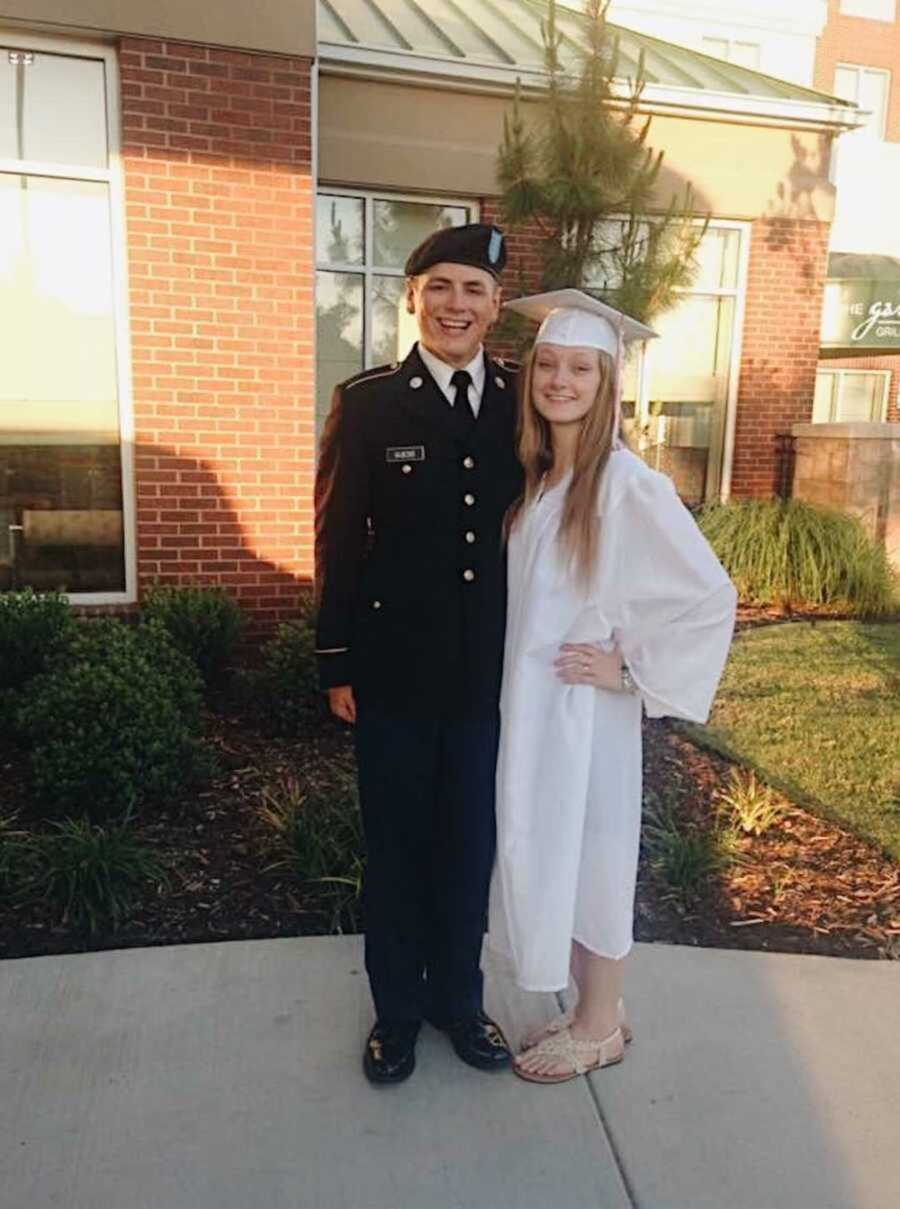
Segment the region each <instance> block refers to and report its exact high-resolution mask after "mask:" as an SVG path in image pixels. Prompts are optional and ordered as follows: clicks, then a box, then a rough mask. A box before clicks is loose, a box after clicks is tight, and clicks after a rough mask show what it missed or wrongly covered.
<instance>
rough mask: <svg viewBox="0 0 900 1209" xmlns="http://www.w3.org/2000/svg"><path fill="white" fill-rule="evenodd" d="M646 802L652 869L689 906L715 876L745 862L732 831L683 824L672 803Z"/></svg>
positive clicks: (645, 831)
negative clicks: (729, 867) (737, 863)
mask: <svg viewBox="0 0 900 1209" xmlns="http://www.w3.org/2000/svg"><path fill="white" fill-rule="evenodd" d="M645 802H646V809H645V818H644V824H643V828H642V840H643V845H644V848H645V850H646V852H647V856H648V859H649V864H650V867H651V868H652V869H654V870H655V871H656V872H657V873H659V874H661V875H662V877H663V879H664V880H665V881H666V883H667V884H668V885H669V886H671V888H672V890H673V891H675V893H676V895H677V896H678V897H679V898H680V900H681V901H682V903H684V904H685V905H688V904H690V903H691V902H693V901H694V900H695V899H696V898H698V897H699V896H700V895H701V894H703V892H704V891H705V890H706V889H707V888H708V886H709V883H710V880H711V879H712V877H713V876H714V875H715V874H717V873H721V872H722V871H723V870H725V869H727V868H728V866H729V865H732V864H734V863H735V862H739V861H740V860H741V852H740V849H739V847H738V843H737V836H736V834H735V832H734V831H733V830H731V829H730V828H727V827H721V826H715V827H712V828H700V827H697V826H695V825H692V824H682V823H681V822H680V820H679V819H678V816H677V814H676V811H675V807H674V805H673V803H672V802H671V801H665V802H662V803H660V802H655V801H653V800H652V799H650V800H647V799H646V798H645Z"/></svg>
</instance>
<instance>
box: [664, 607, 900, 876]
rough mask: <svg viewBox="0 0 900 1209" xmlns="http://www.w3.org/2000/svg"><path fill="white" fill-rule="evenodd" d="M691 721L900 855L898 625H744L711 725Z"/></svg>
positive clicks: (810, 803) (780, 783)
mask: <svg viewBox="0 0 900 1209" xmlns="http://www.w3.org/2000/svg"><path fill="white" fill-rule="evenodd" d="M688 729H689V732H690V734H691V735H692V737H694V738H695V739H698V740H699V741H700V742H701V743H704V744H707V745H709V746H712V747H714V748H716V749H717V750H719V751H724V752H725V753H726V754H727V755H729V756H731V757H733V758H735V759H737V760H739V761H741V762H742V763H744V764H747V765H749V766H750V767H752V768H755V769H756V771H757V773H758V774H759V775H760V776H761V777H763V778H764V779H765V780H766V781H768V782H769V784H770V785H773V786H775V787H776V788H778V789H780V790H782V791H783V792H784V793H785V794H786V795H787V796H788V797H790V798H791V799H792V800H793V801H794V802H796V803H797V804H798V805H803V806H806V807H809V808H811V809H813V810H814V811H816V812H817V813H819V814H821V815H824V816H827V817H829V818H832V819H834V820H836V821H837V822H839V823H842V824H844V825H845V826H847V827H848V828H849V829H851V830H853V831H855V832H856V833H857V834H858V835H861V836H865V837H866V838H867V839H870V840H873V841H874V842H875V843H877V844H879V845H880V846H881V847H882V848H883V849H884V851H885V852H887V853H888V854H889V855H891V856H892V857H893V858H894V859H895V860H898V861H900V798H898V790H900V626H898V625H896V624H892V625H866V624H862V623H858V622H839V621H830V622H816V623H813V624H792V625H776V626H767V627H764V628H761V629H754V630H747V631H744V633H743V634H741V635H739V636H738V637H737V638H736V639H735V642H734V646H733V648H732V652H731V657H730V659H729V662H728V667H727V668H726V671H725V675H724V677H723V680H722V684H721V686H720V688H719V694H718V697H717V699H716V704H715V706H714V708H713V713H712V716H711V718H710V720H709V725H708V726H705V727H703V726H698V727H694V726H691V727H689V728H688Z"/></svg>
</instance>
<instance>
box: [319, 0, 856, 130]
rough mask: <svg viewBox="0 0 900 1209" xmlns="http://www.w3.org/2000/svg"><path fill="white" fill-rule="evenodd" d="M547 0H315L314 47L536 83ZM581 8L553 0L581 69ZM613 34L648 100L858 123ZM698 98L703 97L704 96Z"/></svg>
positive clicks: (752, 76) (751, 76)
mask: <svg viewBox="0 0 900 1209" xmlns="http://www.w3.org/2000/svg"><path fill="white" fill-rule="evenodd" d="M546 16H547V3H546V0H319V34H318V39H319V52H320V56H321V57H322V59H323V61H325V62H326V63H327V62H328V61H330V60H335V59H336V60H338V61H343V62H345V63H346V62H352V63H356V64H357V66H359V67H362V66H364V65H365V64H366V63H369V64H370V66H372V67H373V68H374V67H379V68H381V69H382V70H386V71H391V70H393V71H397V72H401V73H403V72H407V73H408V72H409V71H411V70H414V71H416V72H417V73H418V74H422V72H423V71H427V70H428V69H430V70H431V72H433V73H434V74H435V75H445V76H448V75H450V76H455V77H456V78H457V79H461V78H466V79H468V80H471V81H477V80H481V81H483V82H484V83H490V84H498V83H503V82H504V81H508V82H510V83H511V82H512V81H514V80H515V78H516V76H520V77H522V79H523V81H524V82H525V83H537V81H538V79H539V78H540V77H541V76H542V75H543V74H544V61H543V42H542V39H541V22H542V20H545V19H546ZM584 21H585V18H584V15H583V13H582V11H581V10H580V8H578V7H576V6H575V5H574V0H573V4H572V5H571V6H568V7H567V6H564V5H562V4H559V5H558V6H557V24H558V29H559V32H560V33H561V35H562V46H561V55H562V58H563V62H564V64H567V65H571V67H572V70H573V71H575V70H577V64H578V52H579V49H580V48H582V47H583V46H584ZM609 28H610V30H611V31H613V32H614V33H615V34H617V35H618V38H619V52H620V60H619V64H620V67H619V70H620V74H621V76H622V78H623V80H624V79H627V78H628V77H633V76H634V74H635V72H636V70H637V65H638V60H639V58H640V56H641V54H643V56H644V71H645V75H646V79H647V90H646V92H645V99H646V100H647V101H648V102H649V103H653V102H657V103H658V102H659V101H660V100H661V99H663V100H666V99H667V100H668V103H669V104H672V105H674V104H681V105H683V106H686V107H691V106H692V104H696V103H699V104H700V107H702V108H709V107H710V104H709V102H710V99H711V98H712V97H715V98H717V100H718V101H719V102H724V104H722V103H720V104H719V105H718V107H719V108H726V109H727V108H735V109H744V110H745V111H746V112H748V113H754V112H755V113H757V114H759V115H760V116H765V115H766V106H768V107H770V108H771V107H772V106H775V107H778V108H780V111H781V116H787V114H789V113H790V111H791V110H796V113H797V116H798V117H800V118H801V119H805V120H818V121H820V122H824V123H826V124H833V125H838V126H840V125H844V126H853V125H856V124H857V123H856V120H855V118H854V116H853V115H854V114H855V112H856V106H854V105H852V104H851V103H850V102H847V101H842V100H839V99H838V98H835V97H829V96H826V95H825V94H824V93H820V92H816V91H814V90H813V89H811V88H803V87H801V86H800V85H798V84H792V83H789V82H787V81H785V80H779V79H776V78H775V77H774V76H768V75H765V74H763V73H762V72H758V71H751V70H750V69H749V68H746V67H740V66H738V65H737V64H734V63H726V62H724V61H723V60H721V59H716V58H713V57H712V56H711V55H705V54H702V53H701V52H699V51H695V50H692V49H688V48H686V47H682V46H675V45H673V44H672V43H669V42H664V41H662V40H661V39H659V38H654V37H651V36H649V35H648V34H644V33H638V32H636V31H634V30H630V29H625V28H624V27H622V26H613V25H610V26H609ZM704 99H705V101H706V103H704ZM807 111H808V112H807Z"/></svg>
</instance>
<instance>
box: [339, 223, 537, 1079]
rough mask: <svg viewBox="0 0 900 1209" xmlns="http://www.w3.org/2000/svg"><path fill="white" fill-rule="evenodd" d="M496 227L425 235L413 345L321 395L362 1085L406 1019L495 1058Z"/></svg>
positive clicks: (499, 573) (391, 1053) (406, 1038)
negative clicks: (363, 854) (355, 787)
mask: <svg viewBox="0 0 900 1209" xmlns="http://www.w3.org/2000/svg"><path fill="white" fill-rule="evenodd" d="M505 260H506V250H505V246H504V241H503V236H502V234H501V233H500V232H499V231H498V230H497V229H496V228H494V227H491V226H486V225H482V224H480V223H473V224H469V225H467V226H464V227H454V228H450V229H446V230H442V231H440V232H438V233H436V234H435V235H433V236H431V237H430V238H429V239H427V240H425V242H424V243H422V244H421V245H420V246H419V247H418V248H416V249H415V250H414V251H413V252H412V254H411V255H410V257H409V259H408V260H407V263H406V276H407V280H406V291H407V292H406V305H407V309H408V310H409V312H410V313H411V314H413V315H415V318H416V322H417V326H418V329H419V342H418V344H417V345H416V346H415V347H414V348H413V350H412V352H411V353H410V354H409V356H408V357H407V358H406V360H405V361H404V362H403V363H402V364H400V365H394V366H383V367H381V368H378V369H372V370H367V371H365V372H364V373H361V374H358V375H357V376H356V377H354V378H351V379H349V380H348V381H347V382H344V383H342V384H341V385H340V386H338V387H337V388H336V390H335V396H334V400H333V404H332V411H331V415H330V417H329V420H328V424H327V427H326V430H325V434H324V437H323V441H322V449H321V457H320V464H319V471H318V475H317V480H316V576H317V590H318V596H319V623H318V632H317V641H316V645H317V653H318V658H319V671H320V678H321V683H322V687H323V688H324V689H327V691H328V696H329V703H330V706H331V710H332V712H333V713H334V714H336V715H337V717H339V718H342V719H344V721H346V722H351V723H355V727H356V752H357V762H358V769H359V788H360V803H361V807H362V813H363V824H364V828H365V835H366V846H367V850H368V862H367V870H366V969H367V972H368V974H369V981H370V984H371V988H372V996H373V999H374V1002H375V1010H376V1017H377V1018H376V1022H375V1026H374V1028H373V1029H372V1032H371V1034H370V1036H369V1039H368V1042H367V1045H366V1050H365V1054H364V1060H363V1066H364V1070H365V1072H366V1075H367V1076H368V1078H369V1079H370V1080H371V1081H372V1082H375V1083H396V1082H400V1081H401V1080H402V1079H405V1078H407V1077H408V1075H410V1074H411V1073H412V1070H413V1067H414V1065H415V1043H416V1038H417V1035H418V1032H419V1028H420V1025H421V1023H422V1021H423V1019H427V1020H429V1021H430V1022H431V1023H432V1024H434V1025H436V1026H437V1027H438V1028H441V1029H443V1030H445V1031H446V1032H447V1033H448V1034H449V1036H450V1039H451V1041H452V1043H453V1046H454V1048H455V1050H456V1052H457V1053H458V1054H459V1056H460V1057H461V1058H462V1059H463V1060H464V1061H466V1062H468V1063H469V1064H470V1065H473V1066H476V1067H479V1068H482V1069H487V1070H490V1069H499V1068H502V1067H503V1066H505V1065H507V1063H508V1062H509V1051H508V1049H507V1047H506V1043H505V1041H504V1039H503V1036H502V1034H501V1033H500V1031H499V1029H498V1028H497V1026H496V1025H495V1024H494V1023H493V1022H492V1021H491V1020H489V1019H488V1017H487V1016H486V1015H485V1014H484V1011H483V1006H482V976H481V971H480V968H479V956H480V951H481V943H482V934H483V929H484V918H485V912H486V907H487V896H488V886H489V881H490V873H491V866H492V864H493V858H494V843H495V839H494V837H495V822H494V771H495V763H496V754H497V737H498V721H499V720H498V700H499V689H500V673H501V661H502V654H503V638H504V626H505V615H506V579H505V557H504V550H503V538H502V522H503V517H504V514H505V512H506V509H507V507H508V506H509V504H510V503H511V501H512V500H513V499H514V497H515V496H516V495H517V494H518V493H519V490H520V485H521V471H520V468H519V465H518V463H517V461H516V458H515V453H514V427H515V399H516V375H515V370H513V369H511V368H509V367H507V366H506V365H504V364H503V363H501V362H498V361H495V360H493V359H492V358H490V357H489V356H488V355H487V354H486V353H485V351H484V347H483V340H484V337H485V335H486V334H487V332H488V331H489V329H490V327H491V326H492V324H493V323H494V322H495V320H496V319H497V316H498V313H499V306H500V284H499V274H500V272H501V271H502V269H503V265H504V263H505Z"/></svg>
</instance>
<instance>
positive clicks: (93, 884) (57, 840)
mask: <svg viewBox="0 0 900 1209" xmlns="http://www.w3.org/2000/svg"><path fill="white" fill-rule="evenodd" d="M51 828H52V829H51V830H50V831H49V832H45V833H42V834H40V835H34V836H31V837H30V838H29V841H28V847H29V850H30V857H31V860H30V872H29V877H28V881H27V884H26V886H25V887H24V890H25V892H26V893H27V894H28V896H29V897H37V898H43V899H45V900H46V901H48V902H49V903H51V904H52V905H53V906H54V907H55V908H56V909H57V911H58V912H59V913H60V922H61V923H62V924H66V925H70V926H73V927H75V928H78V929H84V930H87V931H88V932H96V931H98V930H99V929H100V928H104V927H109V926H112V927H117V926H118V924H119V923H120V922H121V921H122V920H123V919H124V918H125V916H126V914H127V912H128V910H129V908H130V907H131V906H132V904H133V902H134V899H135V897H136V896H137V894H138V893H139V891H140V890H141V889H142V888H143V887H145V886H146V885H148V884H149V883H153V882H155V883H157V884H159V883H162V882H164V881H165V873H164V870H163V868H162V865H161V864H160V862H159V860H158V858H157V857H156V855H155V854H154V853H153V852H152V851H151V850H150V849H149V848H147V847H146V846H145V845H144V844H142V843H141V842H140V841H139V840H138V838H137V837H136V836H135V834H134V832H133V830H132V828H131V827H130V825H129V824H128V823H127V822H121V823H117V824H114V825H112V826H109V827H101V826H98V825H95V824H92V823H90V822H89V821H88V820H87V819H75V820H73V819H66V820H65V821H64V822H61V823H54V824H51Z"/></svg>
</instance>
